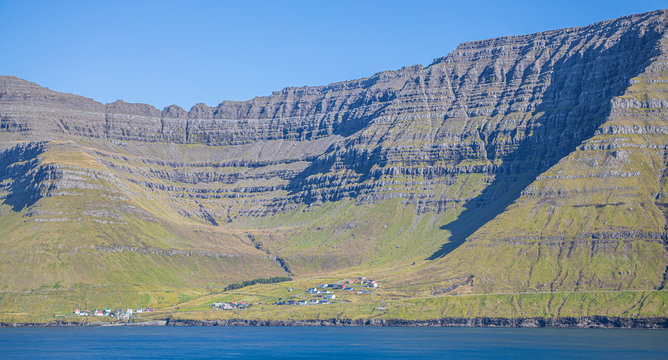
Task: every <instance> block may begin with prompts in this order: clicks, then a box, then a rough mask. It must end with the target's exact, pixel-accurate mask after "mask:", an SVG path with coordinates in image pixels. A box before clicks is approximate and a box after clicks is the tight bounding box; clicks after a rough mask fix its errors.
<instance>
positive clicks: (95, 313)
mask: <svg viewBox="0 0 668 360" xmlns="http://www.w3.org/2000/svg"><path fill="white" fill-rule="evenodd" d="M153 311H155V309H154V308H151V307H146V308H137V309H134V310H133V309H122V308H119V309H114V310H112V309H111V308H105V309H104V310H98V309H93V310H92V311H91V310H81V309H76V310H74V315H76V316H91V317H110V318H114V319H118V320H128V319H131V318H133V317H134V316H135V315H136V314H141V313H150V312H153Z"/></svg>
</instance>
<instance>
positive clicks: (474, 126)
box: [0, 10, 668, 295]
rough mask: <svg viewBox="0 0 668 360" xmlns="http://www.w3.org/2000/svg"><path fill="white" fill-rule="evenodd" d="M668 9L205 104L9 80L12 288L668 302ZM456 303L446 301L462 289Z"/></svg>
mask: <svg viewBox="0 0 668 360" xmlns="http://www.w3.org/2000/svg"><path fill="white" fill-rule="evenodd" d="M667 25H668V11H666V10H659V11H654V12H650V13H646V14H639V15H632V16H627V17H623V18H620V19H616V20H610V21H604V22H601V23H597V24H593V25H590V26H587V27H582V28H572V29H562V30H553V31H547V32H543V33H537V34H530V35H523V36H511V37H504V38H499V39H490V40H483V41H474V42H468V43H464V44H462V45H460V46H459V47H458V48H457V49H455V50H454V51H453V52H452V53H451V54H449V55H448V56H446V57H443V58H439V59H436V60H435V61H434V62H433V63H432V64H430V65H429V66H426V67H425V66H421V65H417V66H411V67H405V68H402V69H400V70H396V71H385V72H381V73H378V74H375V75H373V76H372V77H369V78H365V79H360V80H353V81H346V82H341V83H335V84H331V85H327V86H320V87H303V88H286V89H284V90H283V91H280V92H274V93H273V94H272V95H270V96H266V97H258V98H255V99H252V100H249V101H246V102H223V103H221V104H219V105H218V106H217V107H208V106H206V105H204V104H198V105H195V106H194V107H193V108H192V109H191V110H190V111H188V112H186V111H185V110H183V109H181V108H179V107H177V106H169V107H167V108H165V109H164V110H162V111H160V110H158V109H156V108H154V107H152V106H150V105H145V104H129V103H125V102H123V101H120V100H119V101H116V102H114V103H111V104H106V105H104V104H100V103H98V102H95V101H93V100H91V99H88V98H84V97H80V96H76V95H71V94H62V93H58V92H54V91H51V90H49V89H46V88H43V87H40V86H38V85H36V84H33V83H30V82H27V81H24V80H21V79H18V78H16V77H9V76H3V77H0V190H2V193H1V196H2V199H3V203H2V205H0V224H2V226H0V252H1V253H0V254H1V255H0V258H1V259H3V261H2V262H1V263H0V273H2V274H5V275H1V276H0V290H4V291H6V292H12V291H25V290H31V289H37V288H40V287H44V286H46V287H53V286H55V285H59V286H60V285H61V284H62V285H67V286H73V285H77V284H79V285H81V284H83V285H86V286H87V285H99V284H104V285H114V286H116V285H119V286H124V285H131V286H145V287H151V286H158V285H159V286H161V287H164V288H186V287H191V288H197V289H203V288H206V287H209V288H211V287H213V288H219V287H222V286H224V285H225V284H228V283H230V282H233V281H238V280H242V279H252V278H259V277H270V276H284V275H287V274H293V275H295V276H297V277H307V276H324V275H327V274H341V273H343V274H357V273H373V274H377V275H378V276H382V277H384V278H385V279H386V281H387V284H388V286H391V287H395V288H396V289H398V290H402V291H408V293H414V294H422V295H424V293H425V292H426V293H439V294H440V293H448V292H451V291H455V292H458V291H459V292H461V291H468V292H476V293H489V292H527V291H552V292H555V291H572V290H600V289H605V290H625V289H632V290H633V289H640V290H647V289H660V288H663V287H664V286H665V283H666V278H667V276H668V275H666V269H667V268H668V253H667V245H666V244H667V241H668V238H667V235H666V232H667V231H666V229H667V226H668V225H667V224H668V222H667V221H666V213H667V212H668V210H666V209H667V205H666V203H667V202H666V191H667V188H666V187H667V186H668V185H667V183H668V180H666V174H667V172H668V170H667V161H668V160H666V159H667V158H668V145H667V144H668V124H667V122H668V113H666V108H667V107H668V95H667V91H668V90H667V88H666V81H668V70H667V69H668V67H667V65H666V64H667V63H668V58H667V56H668V40H667V38H666V37H667V35H666V27H667ZM444 289H445V290H444Z"/></svg>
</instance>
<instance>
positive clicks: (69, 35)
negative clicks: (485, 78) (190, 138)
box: [0, 0, 668, 109]
mask: <svg viewBox="0 0 668 360" xmlns="http://www.w3.org/2000/svg"><path fill="white" fill-rule="evenodd" d="M666 7H668V0H662V1H653V0H645V1H629V0H626V1H616V0H608V1H587V0H579V1H571V0H561V1H535V0H534V1H512V0H506V1H465V0H460V1H419V0H413V1H401V2H400V1H389V0H386V1H362V0H358V1H343V0H341V1H339V0H337V1H316V0H311V1H230V2H225V1H196V0H194V1H193V0H191V1H94V0H91V1H62V0H61V1H30V0H15V1H12V0H0V18H1V19H2V20H1V21H0V54H1V56H0V74H2V75H16V76H19V77H21V78H24V79H26V80H29V81H33V82H36V83H38V84H40V85H42V86H47V87H49V88H51V89H53V90H56V91H62V92H70V93H75V94H79V95H84V96H87V97H91V98H93V99H95V100H98V101H101V102H104V103H107V102H113V101H115V100H116V99H123V100H125V101H128V102H142V103H149V104H152V105H154V106H156V107H158V108H163V107H164V106H166V105H170V104H177V105H179V106H181V107H184V108H185V109H190V107H191V106H192V105H194V104H195V103H198V102H203V103H206V104H207V105H210V106H213V105H216V104H218V103H220V102H221V101H223V100H246V99H250V98H252V97H255V96H263V95H269V94H270V93H271V91H274V90H280V89H282V88H284V87H286V86H303V85H325V84H328V83H332V82H336V81H343V80H350V79H355V78H360V77H366V76H370V75H372V74H374V73H376V72H379V71H383V70H389V69H397V68H400V67H402V66H407V65H414V64H425V65H427V64H429V63H431V61H432V60H433V59H434V58H437V57H440V56H444V55H447V54H448V53H449V52H450V51H452V50H453V49H454V48H455V47H456V46H457V44H459V43H461V42H463V41H468V40H479V39H485V38H492V37H498V36H504V35H518V34H526V33H532V32H538V31H544V30H550V29H556V28H563V27H572V26H582V25H587V24H590V23H593V22H596V21H600V20H606V19H612V18H616V17H619V16H623V15H628V14H633V13H640V12H645V11H651V10H657V9H661V8H666Z"/></svg>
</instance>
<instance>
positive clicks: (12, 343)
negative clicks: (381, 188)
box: [0, 327, 668, 359]
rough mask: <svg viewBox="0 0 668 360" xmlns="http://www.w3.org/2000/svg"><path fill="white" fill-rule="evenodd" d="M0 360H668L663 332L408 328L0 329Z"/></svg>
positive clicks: (666, 340)
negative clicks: (119, 359) (246, 359)
mask: <svg viewBox="0 0 668 360" xmlns="http://www.w3.org/2000/svg"><path fill="white" fill-rule="evenodd" d="M0 358H9V359H13V358H50V359H73V358H90V359H110V358H132V359H165V358H168V359H181V358H200V359H204V358H222V359H238V358H269V359H311V358H319V359H349V358H368V359H408V358H413V359H415V358H420V359H457V358H476V359H477V358H491V359H516V358H539V359H540V358H550V359H554V358H562V359H592V358H596V359H640V358H642V359H668V332H667V331H663V330H626V329H617V330H609V329H608V330H602V329H515V328H509V329H493V328H408V327H396V328H392V327H384V328H381V327H378V328H375V327H359V328H358V327H81V328H17V329H10V328H4V329H1V328H0Z"/></svg>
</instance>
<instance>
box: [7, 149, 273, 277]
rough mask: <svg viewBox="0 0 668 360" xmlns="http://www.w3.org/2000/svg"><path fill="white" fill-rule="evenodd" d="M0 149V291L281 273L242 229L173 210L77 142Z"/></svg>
mask: <svg viewBox="0 0 668 360" xmlns="http://www.w3.org/2000/svg"><path fill="white" fill-rule="evenodd" d="M3 154H4V157H3V159H2V160H3V166H4V168H5V169H6V170H5V174H4V175H5V176H4V179H3V184H4V185H5V186H4V189H3V190H4V194H3V195H4V196H5V197H6V199H5V203H4V205H2V207H1V209H2V216H1V217H0V223H1V224H2V225H1V226H0V242H1V243H2V244H1V246H0V249H1V250H0V251H1V252H2V255H1V256H0V257H1V258H2V262H0V274H1V275H0V288H2V289H3V290H30V289H35V288H39V287H42V286H44V287H51V286H54V285H56V284H59V285H61V286H69V285H73V284H102V285H104V284H115V285H146V286H171V287H206V286H213V287H222V286H224V285H225V284H227V283H229V282H232V281H236V280H239V279H247V278H255V277H264V276H274V275H276V274H284V273H285V272H284V271H283V269H282V268H281V267H280V265H278V264H277V263H276V262H275V261H274V260H272V259H271V258H270V256H269V255H267V254H266V253H264V252H262V251H259V250H257V249H256V248H255V246H254V245H253V244H252V242H251V241H250V240H248V239H247V238H246V237H245V236H243V235H238V234H234V233H230V232H225V231H222V230H220V229H218V228H216V227H214V226H211V225H210V224H208V225H207V224H204V223H201V222H197V221H188V218H187V217H183V216H178V215H175V214H172V213H171V209H170V208H169V207H168V206H166V205H165V204H164V203H163V199H161V198H160V197H159V196H156V195H155V194H151V193H147V192H146V191H144V190H143V189H141V188H140V187H139V186H137V185H135V184H133V183H132V182H129V181H127V180H125V179H123V178H121V177H118V176H117V175H116V174H115V173H114V172H113V171H112V170H110V169H108V168H107V167H106V166H104V165H102V164H100V163H99V162H98V161H97V160H96V159H95V158H94V157H92V156H91V155H90V154H89V153H88V152H87V151H86V150H85V149H84V148H82V147H81V146H79V145H77V144H75V143H74V142H50V143H39V144H36V143H27V144H25V143H24V144H21V143H17V144H16V145H15V146H14V147H13V148H11V150H9V151H6V152H4V153H3ZM13 170H16V172H13ZM19 170H20V171H19ZM11 175H16V176H15V177H12V176H11Z"/></svg>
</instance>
